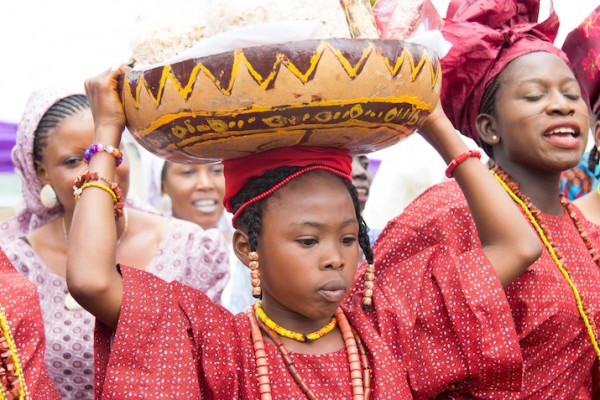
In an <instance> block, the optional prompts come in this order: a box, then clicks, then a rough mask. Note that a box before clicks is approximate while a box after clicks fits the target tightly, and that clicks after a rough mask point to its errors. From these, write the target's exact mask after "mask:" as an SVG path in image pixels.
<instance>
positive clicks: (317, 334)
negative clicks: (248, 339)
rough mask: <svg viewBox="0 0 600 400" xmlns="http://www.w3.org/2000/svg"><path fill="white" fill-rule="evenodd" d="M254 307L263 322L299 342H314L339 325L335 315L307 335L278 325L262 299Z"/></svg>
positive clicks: (278, 332) (282, 334) (280, 333)
mask: <svg viewBox="0 0 600 400" xmlns="http://www.w3.org/2000/svg"><path fill="white" fill-rule="evenodd" d="M254 309H255V310H256V315H257V316H258V318H259V319H260V320H261V321H262V323H263V324H265V325H266V326H268V327H269V328H270V329H272V330H273V331H275V332H277V334H278V335H279V336H283V337H286V338H289V339H294V340H296V341H298V342H314V341H315V340H317V339H320V338H322V337H323V336H325V335H327V334H328V333H329V332H331V331H332V330H333V328H335V327H336V326H337V319H336V318H335V317H331V321H330V322H329V323H328V324H327V325H325V326H324V327H322V328H320V329H318V330H316V331H314V332H313V333H309V334H306V335H305V334H302V333H299V332H294V331H290V330H289V329H285V328H282V327H281V326H279V325H277V324H276V323H275V322H274V321H273V320H272V319H271V318H269V317H267V314H265V312H264V310H263V308H262V301H260V300H259V301H257V302H256V305H255V308H254Z"/></svg>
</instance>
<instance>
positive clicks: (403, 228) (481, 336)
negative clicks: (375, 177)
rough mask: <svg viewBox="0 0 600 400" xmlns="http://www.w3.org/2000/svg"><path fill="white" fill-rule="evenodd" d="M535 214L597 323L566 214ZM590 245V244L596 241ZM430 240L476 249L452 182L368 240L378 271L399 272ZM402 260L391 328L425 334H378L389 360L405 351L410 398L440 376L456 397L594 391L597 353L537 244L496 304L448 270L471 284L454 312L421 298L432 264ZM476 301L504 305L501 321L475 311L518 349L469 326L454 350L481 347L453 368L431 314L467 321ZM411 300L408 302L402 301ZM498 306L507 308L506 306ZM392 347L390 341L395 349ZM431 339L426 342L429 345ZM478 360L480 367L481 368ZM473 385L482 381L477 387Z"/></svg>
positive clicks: (592, 291) (431, 282)
mask: <svg viewBox="0 0 600 400" xmlns="http://www.w3.org/2000/svg"><path fill="white" fill-rule="evenodd" d="M515 206H516V207H517V205H515ZM575 211H576V212H577V214H578V215H579V219H580V220H581V221H582V222H583V226H584V229H585V230H586V231H587V232H589V233H590V236H591V237H592V238H594V237H595V231H596V230H597V228H595V227H593V226H592V224H590V223H589V222H588V221H586V220H584V218H583V216H582V215H581V213H580V212H579V210H577V209H576V210H575ZM541 219H542V220H543V223H544V225H545V227H546V229H547V231H549V233H550V235H551V240H552V243H553V244H554V246H555V247H556V248H557V249H558V250H559V251H560V253H561V254H562V256H563V265H564V266H565V267H566V268H567V269H568V271H569V273H570V274H571V277H572V278H573V281H574V283H575V285H576V287H577V289H578V291H579V293H580V294H581V295H582V297H583V300H584V303H585V304H586V306H587V308H588V311H589V315H591V316H593V318H594V319H595V322H596V324H598V323H600V271H599V269H598V266H596V264H595V263H594V262H593V260H592V257H591V255H590V253H589V251H588V249H587V247H586V245H585V243H584V241H583V240H582V238H581V236H580V234H579V232H578V230H577V229H576V227H575V225H574V224H573V222H572V220H571V218H570V217H569V216H568V215H567V214H566V213H565V214H564V215H562V216H552V215H546V214H542V215H541ZM594 242H595V243H594V244H595V245H596V246H598V244H599V242H598V241H597V240H594ZM436 243H438V244H440V245H444V246H447V247H448V248H449V249H452V250H453V251H454V252H456V253H465V252H471V251H475V250H477V249H480V248H481V243H480V241H479V238H478V236H477V232H476V228H475V224H474V222H473V219H472V217H471V215H470V212H469V209H468V207H467V204H466V200H465V198H464V196H463V194H462V192H461V191H460V189H459V187H458V185H457V184H456V183H455V182H453V181H452V182H447V183H442V184H439V185H437V186H434V187H432V188H431V189H429V190H428V191H426V192H425V193H424V194H423V195H421V196H420V197H419V198H417V199H416V200H415V201H414V202H413V203H412V204H411V205H410V206H409V207H408V208H407V209H406V210H405V212H404V213H403V214H401V215H400V216H398V217H396V218H395V219H393V220H392V221H390V223H389V224H388V226H387V227H386V229H385V230H384V231H383V232H382V233H381V235H380V236H379V239H378V243H376V244H375V248H374V252H375V261H376V265H377V268H381V266H382V265H383V266H384V267H383V269H384V270H385V269H386V268H385V265H388V264H389V265H394V264H395V265H402V267H403V268H405V266H406V265H407V264H406V263H407V260H411V259H417V260H418V259H419V258H422V255H423V253H424V252H426V251H427V250H428V249H430V248H431V246H434V245H435V244H436ZM411 266H412V267H413V270H411V271H406V273H405V274H404V276H398V278H399V279H400V282H398V285H399V286H400V287H401V289H400V290H403V291H404V293H405V295H404V296H405V301H406V303H407V306H406V310H407V311H406V314H407V318H406V320H405V321H403V322H404V323H403V324H398V325H399V326H401V330H405V331H414V330H415V329H416V330H417V331H421V330H420V329H419V327H420V326H422V327H425V326H430V329H428V330H425V329H423V330H422V332H423V333H425V334H423V335H418V336H413V338H411V340H410V341H408V342H407V341H406V340H405V338H406V335H403V334H398V333H397V332H390V331H389V330H387V329H380V330H379V331H380V333H381V334H382V336H384V337H385V338H386V340H387V341H388V342H389V343H390V344H391V346H392V348H394V349H395V350H396V351H397V354H398V356H403V357H404V360H405V362H404V366H405V367H406V369H407V373H408V379H409V381H410V384H411V389H412V391H413V395H414V396H415V398H423V399H425V398H430V397H434V396H435V395H437V394H439V393H440V390H443V388H442V387H441V386H440V385H439V384H432V381H439V380H445V381H447V382H448V384H451V385H449V386H448V387H449V388H453V389H446V390H448V393H452V392H454V393H455V394H456V395H457V396H460V395H465V396H467V397H468V396H471V397H472V396H476V397H479V398H502V399H506V398H519V399H523V398H532V399H541V398H544V399H546V398H547V399H590V398H592V397H593V393H592V390H593V389H592V386H593V385H592V380H593V379H594V381H596V378H598V367H597V362H596V361H597V360H596V354H595V352H594V349H593V347H592V344H591V340H590V338H589V336H588V333H587V331H586V328H585V326H584V323H583V321H582V319H581V317H580V315H579V313H578V309H577V307H576V303H575V298H574V295H573V292H572V290H571V288H570V287H569V286H568V284H567V282H566V281H565V279H564V278H563V276H562V275H561V273H560V271H559V270H558V268H557V266H556V264H555V263H554V261H552V259H551V258H550V255H549V253H548V251H547V250H546V248H544V251H543V253H542V255H541V257H540V258H539V259H538V260H537V261H536V262H535V263H534V264H532V265H531V266H530V267H529V268H528V269H527V271H526V272H525V273H524V274H522V275H521V276H520V277H519V278H517V279H516V280H515V281H514V282H513V283H512V284H511V285H509V287H508V288H507V289H506V290H505V293H506V295H505V296H504V295H497V294H496V293H494V294H493V297H495V298H496V300H495V301H497V303H496V304H495V305H493V303H492V302H487V304H485V303H486V299H490V295H491V293H490V292H489V291H488V289H487V286H486V285H483V284H482V285H481V287H479V288H477V287H476V285H475V283H474V282H465V281H464V280H463V279H462V277H459V276H457V277H456V284H457V285H463V284H465V283H466V284H467V287H470V288H472V289H473V290H472V291H471V290H470V291H469V293H468V296H470V298H469V299H466V301H465V302H464V303H463V304H462V307H464V311H463V312H461V311H460V307H461V306H460V304H458V305H456V306H457V308H455V309H452V310H446V309H445V308H448V304H453V302H452V301H446V302H445V303H441V302H439V301H437V300H436V299H433V298H430V296H429V295H428V294H427V293H428V292H429V291H430V290H429V289H428V287H430V286H437V285H439V284H440V283H439V282H438V281H437V277H436V276H434V275H431V276H429V274H428V273H426V270H428V269H429V268H431V267H430V266H428V263H426V262H421V263H419V262H413V263H412V265H411ZM479 276H480V278H477V277H475V276H474V277H472V279H474V280H475V281H477V280H478V279H479V280H480V279H481V278H482V277H484V276H487V274H485V275H482V274H479ZM444 296H445V297H446V293H444ZM477 298H479V299H480V301H481V302H482V305H483V306H485V307H491V306H494V307H499V308H503V309H506V310H507V314H506V315H502V318H501V319H496V318H497V316H494V314H493V313H491V312H490V313H489V314H487V315H486V313H485V310H482V313H481V314H480V317H481V318H482V320H481V322H484V321H486V320H487V321H489V322H490V323H492V322H491V321H494V322H493V325H494V326H495V328H494V329H496V330H497V331H498V332H504V333H505V334H506V336H507V337H511V338H512V337H513V336H515V335H516V336H517V338H518V344H519V348H520V349H519V348H517V349H513V350H511V349H510V348H509V347H499V344H498V343H492V342H489V340H488V339H487V337H486V332H485V331H481V330H479V329H476V330H473V331H471V332H470V340H465V341H463V342H462V343H461V348H460V351H461V352H462V353H464V354H467V355H469V354H473V355H476V353H477V352H479V351H480V349H481V348H487V350H488V353H487V354H483V353H482V354H480V355H479V357H474V358H472V361H473V364H466V365H462V366H461V365H455V364H453V363H451V362H450V360H447V358H446V357H445V355H444V354H443V353H440V352H439V351H438V350H439V347H440V346H439V344H440V343H449V345H447V348H452V347H451V344H452V343H453V342H454V339H453V333H452V331H451V329H447V330H440V329H437V328H436V326H435V325H431V324H432V323H434V324H436V323H437V324H438V325H439V321H440V319H445V318H446V316H448V325H447V327H448V328H450V327H456V326H460V325H463V324H465V323H466V324H467V325H470V324H469V322H468V318H467V319H466V318H465V315H467V316H468V315H469V314H471V313H472V309H471V308H472V307H473V305H474V304H475V305H476V304H477V300H476V299H477ZM490 300H491V299H490ZM411 303H415V304H416V306H414V307H411V306H410V304H411ZM506 304H507V305H508V306H509V307H510V309H507V308H506ZM465 329H467V330H469V329H471V328H465ZM467 336H468V334H467ZM394 343H397V344H396V346H394ZM432 343H433V344H434V345H433V346H431V345H430V344H432ZM507 343H510V342H507ZM430 347H431V348H430ZM490 357H492V358H490ZM519 357H522V360H523V371H522V373H520V371H519V368H517V367H518V362H517V360H518V358H519ZM502 359H504V361H502ZM510 359H512V360H514V367H515V368H512V369H504V368H501V367H500V365H498V368H496V369H495V370H494V368H492V366H493V364H494V363H496V362H508V361H509V360H510ZM424 364H425V365H429V364H432V365H433V364H435V365H437V366H438V370H437V372H436V375H435V379H432V375H428V371H426V370H425V371H424V369H423V365H424ZM594 364H596V365H594ZM485 365H487V367H488V368H485V369H481V366H485ZM481 381H484V382H487V384H486V385H484V386H480V385H479V382H481ZM595 385H598V382H595ZM507 389H509V390H508V391H507ZM511 391H512V394H511ZM595 395H596V396H598V395H600V393H595Z"/></svg>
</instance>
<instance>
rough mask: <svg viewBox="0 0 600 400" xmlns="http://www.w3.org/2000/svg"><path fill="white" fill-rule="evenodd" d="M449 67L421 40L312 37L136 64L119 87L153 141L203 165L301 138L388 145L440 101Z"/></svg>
mask: <svg viewBox="0 0 600 400" xmlns="http://www.w3.org/2000/svg"><path fill="white" fill-rule="evenodd" d="M440 75H441V74H440V66H439V60H438V58H437V56H435V54H433V53H431V52H430V51H428V49H427V48H425V47H423V46H420V45H416V44H411V43H406V42H402V41H398V40H371V39H329V40H306V41H298V42H290V43H282V44H277V45H265V46H257V47H248V48H243V49H238V50H235V51H231V52H226V53H221V54H215V55H211V56H208V57H202V58H196V59H188V60H185V61H181V62H178V63H174V64H171V65H165V66H161V67H155V68H152V69H148V70H144V71H131V72H128V73H126V74H124V75H123V76H122V77H121V79H120V81H119V90H120V94H121V99H122V102H123V107H124V110H125V116H126V119H127V128H128V129H129V131H130V132H131V134H132V135H133V136H134V138H135V139H136V140H137V141H138V142H139V143H140V144H141V145H142V146H143V147H145V148H146V149H148V150H149V151H150V152H152V153H154V154H156V155H158V156H160V157H162V158H165V159H168V160H170V161H173V162H179V163H195V164H202V163H208V162H213V161H216V160H224V159H230V158H235V157H242V156H245V155H248V154H250V153H253V152H257V151H264V150H270V149H274V148H277V147H282V146H293V145H309V146H334V147H344V148H348V149H349V150H350V152H351V153H352V154H364V153H369V152H372V151H375V150H379V149H382V148H384V147H387V146H390V145H392V144H395V143H397V142H398V141H399V140H400V139H402V138H404V137H406V136H408V135H409V134H411V133H412V132H413V131H414V130H415V129H416V128H418V127H419V126H420V125H421V124H422V122H423V121H424V119H425V118H426V117H427V115H428V114H429V113H430V112H431V111H432V110H433V108H434V107H435V105H436V103H437V101H438V98H439V91H440V87H441V76H440Z"/></svg>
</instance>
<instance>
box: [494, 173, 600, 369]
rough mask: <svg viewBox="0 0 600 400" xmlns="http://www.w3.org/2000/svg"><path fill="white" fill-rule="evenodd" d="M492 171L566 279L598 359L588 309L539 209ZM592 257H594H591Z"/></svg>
mask: <svg viewBox="0 0 600 400" xmlns="http://www.w3.org/2000/svg"><path fill="white" fill-rule="evenodd" d="M492 173H493V174H494V176H495V177H496V179H497V180H498V182H499V183H500V185H502V187H503V188H504V190H505V191H506V192H507V193H508V195H509V196H510V197H511V198H512V199H513V200H514V201H515V203H517V204H518V205H519V206H520V207H521V209H523V211H524V212H525V214H526V215H527V217H528V218H529V221H530V222H531V224H532V225H533V227H534V228H535V230H536V231H537V234H538V236H539V237H540V239H541V240H542V242H543V243H544V245H545V246H546V249H547V250H548V253H549V254H550V257H551V258H552V261H554V263H555V264H556V266H557V267H558V270H559V271H560V273H561V274H562V276H563V277H564V278H565V280H566V281H567V284H568V285H569V287H570V288H571V291H572V292H573V296H574V297H575V303H576V304H577V310H578V311H579V315H580V316H581V319H582V320H583V323H584V325H585V328H586V330H587V333H588V336H589V338H590V342H591V343H592V347H593V348H594V351H595V353H596V357H597V358H598V360H600V346H599V345H598V339H597V335H596V327H595V323H594V320H593V319H592V318H591V317H590V316H589V315H588V314H589V312H588V310H586V307H585V305H584V304H583V299H582V298H581V294H580V293H579V290H578V289H577V286H575V282H573V279H572V278H571V275H570V274H569V271H567V268H566V267H565V266H564V265H563V264H562V262H561V257H560V255H559V254H557V251H556V250H555V249H554V247H553V246H552V243H551V242H550V239H549V238H548V234H547V232H546V230H545V229H544V228H543V224H542V222H541V220H538V217H537V216H538V215H539V214H540V213H539V211H538V212H535V213H534V212H532V210H531V209H530V208H531V207H530V206H528V205H527V204H526V202H525V201H524V200H523V199H521V198H520V197H519V196H518V195H517V194H516V193H515V191H513V190H512V189H511V188H510V187H509V185H508V183H507V182H506V181H508V179H509V178H508V176H507V175H506V173H505V172H503V171H501V170H500V169H498V168H496V169H495V170H493V171H492ZM561 203H563V206H567V207H568V204H566V203H567V202H563V201H562V200H561ZM567 212H568V214H569V216H570V217H571V219H572V220H573V223H574V224H575V226H576V227H577V230H578V231H579V234H580V235H581V237H582V239H583V241H584V242H585V244H586V246H587V247H588V250H590V252H591V250H592V249H590V247H591V242H590V241H589V238H588V237H587V234H585V233H584V232H582V228H581V226H580V224H579V223H578V221H577V220H576V219H575V216H574V213H573V212H571V211H570V210H569V209H567ZM592 258H594V257H592ZM594 261H595V262H596V263H598V262H597V260H596V258H594Z"/></svg>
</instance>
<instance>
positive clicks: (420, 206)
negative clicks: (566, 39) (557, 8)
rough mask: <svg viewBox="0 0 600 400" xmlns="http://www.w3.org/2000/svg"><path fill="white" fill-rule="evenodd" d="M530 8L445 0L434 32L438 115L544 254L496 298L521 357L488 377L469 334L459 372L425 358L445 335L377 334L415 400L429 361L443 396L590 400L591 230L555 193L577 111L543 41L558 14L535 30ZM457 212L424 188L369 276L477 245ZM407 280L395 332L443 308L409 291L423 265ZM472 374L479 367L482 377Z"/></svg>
mask: <svg viewBox="0 0 600 400" xmlns="http://www.w3.org/2000/svg"><path fill="white" fill-rule="evenodd" d="M538 7H539V2H537V1H529V0H528V1H520V0H519V1H470V2H465V1H458V0H455V1H452V2H451V3H450V6H449V9H448V16H447V19H446V23H445V26H444V29H443V33H444V36H445V37H446V38H447V39H448V40H449V41H450V42H452V44H453V47H452V49H451V50H450V52H449V53H448V54H447V55H446V56H445V57H444V58H443V59H442V71H443V74H444V83H443V89H442V100H443V106H444V109H445V111H446V112H447V113H448V116H449V117H450V119H451V120H452V122H453V124H454V126H455V127H456V128H457V129H458V130H460V131H461V132H462V133H464V134H466V135H468V136H469V137H471V138H474V139H476V140H477V141H478V142H479V143H480V145H481V146H483V148H484V149H485V150H486V151H487V152H488V154H489V155H490V157H491V158H493V160H494V161H495V164H496V166H497V168H496V169H494V174H495V176H496V178H497V179H498V180H499V181H500V182H501V183H502V184H503V185H504V186H505V188H506V191H507V192H509V193H510V195H511V196H512V197H513V198H514V201H515V204H514V205H513V206H512V207H513V208H515V209H518V210H521V212H522V213H523V215H522V217H521V218H522V220H523V221H527V222H528V223H531V224H532V225H533V226H534V227H535V228H536V231H537V232H538V234H539V238H540V239H539V242H541V243H543V245H544V250H543V253H542V256H541V257H540V258H539V259H538V260H537V261H536V262H535V263H533V264H532V265H531V266H530V267H529V268H527V269H526V270H524V271H523V273H522V274H520V276H518V277H517V278H516V279H515V280H514V281H513V282H512V283H510V284H507V282H504V290H503V291H502V295H501V296H498V299H500V300H499V302H498V303H497V306H498V307H502V308H503V309H505V310H508V315H507V317H508V321H509V322H508V323H504V322H506V320H504V322H503V323H502V324H500V323H499V324H498V325H497V326H496V328H497V329H499V330H503V331H504V332H506V335H507V336H509V337H513V338H516V340H517V341H518V345H519V346H518V350H517V351H518V353H517V355H518V358H519V359H520V360H519V361H517V359H516V358H515V368H514V369H502V368H496V369H494V368H493V365H494V363H496V362H497V359H494V358H490V357H489V355H490V354H496V352H497V349H496V348H495V346H496V344H495V343H488V341H487V339H486V337H485V335H481V334H480V332H476V331H472V336H471V338H470V340H469V341H465V342H464V347H463V348H462V351H463V352H464V353H465V354H466V355H470V354H473V353H474V352H477V351H478V350H477V349H476V348H475V347H474V344H478V345H481V344H484V347H485V348H487V350H488V354H480V355H479V357H473V358H472V361H473V364H469V365H462V366H461V365H457V364H455V363H452V362H450V361H451V360H448V359H446V358H445V357H443V356H442V354H440V353H439V352H438V350H437V347H438V346H439V343H440V342H441V343H445V342H447V341H449V340H450V339H451V338H452V334H449V333H448V332H446V331H434V330H430V331H429V332H426V334H421V335H417V336H414V337H413V338H411V340H410V341H403V340H402V339H401V338H402V336H400V340H398V339H399V337H398V335H397V334H396V332H390V333H388V332H386V331H381V333H382V334H383V335H384V336H385V337H386V339H387V340H388V342H389V343H394V340H395V341H396V343H397V346H396V349H397V351H398V354H402V355H404V356H405V360H406V363H405V366H406V368H407V372H408V377H409V381H410V383H411V388H412V390H413V395H414V396H415V397H416V398H430V397H434V396H436V395H438V394H439V393H440V386H439V385H438V382H437V381H432V379H431V377H430V376H427V375H425V374H423V373H422V365H423V364H424V363H429V362H432V361H437V378H438V380H446V382H447V389H446V390H450V391H452V392H453V393H454V394H455V395H456V396H462V395H464V396H467V397H476V398H502V399H506V398H535V399H539V398H553V399H575V398H577V399H589V398H592V396H593V395H594V394H595V395H598V394H597V393H593V389H592V388H593V381H594V380H596V379H597V377H598V358H599V357H600V347H599V346H598V336H597V329H596V324H597V323H598V322H600V269H599V265H600V264H599V261H598V253H597V249H598V243H596V242H593V241H592V240H590V237H589V236H588V233H587V232H588V231H589V230H590V228H591V226H590V224H589V223H588V222H587V221H586V220H585V219H584V218H583V216H582V214H581V213H580V212H579V210H578V209H577V208H576V207H574V206H573V205H572V204H571V203H569V202H568V201H567V200H566V199H565V198H563V197H562V196H561V195H560V191H559V180H560V175H561V172H562V171H564V170H566V169H568V168H571V167H573V166H575V165H577V163H578V162H579V160H580V158H581V156H582V154H583V152H584V149H585V146H586V139H587V132H588V129H589V114H588V108H587V106H586V102H585V101H584V99H583V98H582V96H581V91H580V87H579V85H578V83H577V80H576V79H575V76H574V74H573V72H572V71H571V69H570V68H569V66H568V62H567V59H566V56H565V55H564V53H563V52H562V51H561V50H560V49H558V48H557V47H555V46H554V45H553V44H552V40H553V39H554V37H555V35H556V32H557V29H558V19H557V17H556V14H554V13H552V14H551V16H550V17H549V19H548V20H546V21H544V22H542V23H538V22H537V17H538ZM459 184H460V182H459ZM480 190H482V191H483V190H484V189H483V188H481V189H480ZM469 205H470V204H469V199H468V197H466V196H464V195H463V193H462V192H461V190H460V188H459V185H457V183H456V182H453V181H450V182H448V183H443V184H440V185H437V186H435V187H433V188H431V189H430V190H428V191H427V192H425V193H424V194H423V195H421V196H420V197H419V198H417V199H416V200H415V201H414V202H413V203H412V204H411V205H410V206H409V207H407V209H406V210H405V211H404V212H403V214H401V215H400V216H398V217H397V218H395V219H394V220H392V221H391V222H390V223H389V224H388V226H387V227H386V228H385V229H384V231H383V232H382V233H381V235H380V236H379V240H378V243H376V244H375V245H374V253H375V264H376V265H377V268H381V266H382V265H387V264H395V265H402V264H403V263H406V261H407V260H410V259H415V258H418V257H421V254H422V253H423V252H426V251H427V250H428V249H429V248H431V246H433V245H436V244H437V245H445V246H448V247H449V248H451V249H453V250H454V251H456V252H457V253H462V252H468V251H473V250H474V249H478V248H480V247H481V246H482V242H481V241H480V239H481V236H480V235H479V237H478V235H477V231H476V224H475V223H474V222H475V221H474V219H473V215H472V212H471V210H470V209H469ZM491 207H493V206H491V205H490V208H491ZM490 211H491V210H490ZM507 211H508V210H504V211H503V212H507ZM590 233H591V232H590ZM514 235H515V236H516V237H518V236H519V235H520V234H519V233H517V232H515V233H514ZM414 265H417V264H416V263H415V264H414ZM410 273H411V274H412V277H410V279H405V280H403V281H402V283H403V289H404V291H405V297H406V299H405V302H406V304H412V303H414V302H415V301H416V300H415V299H419V301H420V302H421V304H419V305H418V306H417V307H415V308H414V314H412V315H411V316H410V318H409V319H407V322H406V324H405V326H404V327H403V330H406V331H414V330H415V328H416V327H419V326H421V325H423V324H425V325H427V324H430V323H431V322H430V321H436V320H438V319H440V318H444V317H445V315H446V310H444V309H442V308H441V304H439V303H438V302H435V301H433V302H432V301H428V299H423V298H422V296H421V293H422V290H423V287H426V286H427V285H434V284H437V282H435V279H434V277H431V275H430V274H429V270H428V269H426V268H415V269H414V270H412V271H410ZM407 274H408V273H407ZM471 296H473V297H480V298H482V297H485V296H487V293H486V292H485V289H483V288H481V289H478V290H474V291H473V292H471ZM489 318H492V317H491V316H490V317H489ZM460 323H462V316H461V315H460V314H457V313H450V319H449V326H451V324H460ZM521 362H522V364H520V363H521ZM482 365H488V366H489V368H487V369H481V366H482ZM481 371H483V372H484V373H483V374H482V373H481ZM481 382H484V383H485V384H484V385H481Z"/></svg>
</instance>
